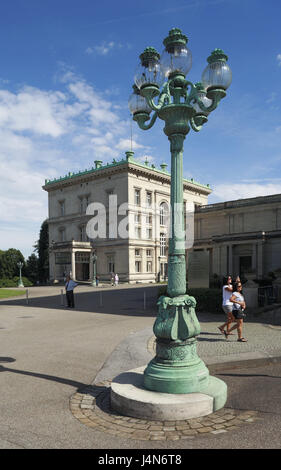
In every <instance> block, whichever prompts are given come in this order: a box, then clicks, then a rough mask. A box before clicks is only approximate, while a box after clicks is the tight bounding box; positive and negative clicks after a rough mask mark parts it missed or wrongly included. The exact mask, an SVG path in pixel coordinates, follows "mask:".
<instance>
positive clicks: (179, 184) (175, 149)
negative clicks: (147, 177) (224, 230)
mask: <svg viewBox="0 0 281 470" xmlns="http://www.w3.org/2000/svg"><path fill="white" fill-rule="evenodd" d="M184 139H185V135H184V134H173V135H171V136H170V137H169V140H170V142H171V195H170V201H171V227H170V240H169V260H168V289H167V293H168V295H169V296H170V297H176V296H178V295H184V294H185V292H186V267H185V264H186V263H185V236H184V227H183V171H182V167H183V141H184Z"/></svg>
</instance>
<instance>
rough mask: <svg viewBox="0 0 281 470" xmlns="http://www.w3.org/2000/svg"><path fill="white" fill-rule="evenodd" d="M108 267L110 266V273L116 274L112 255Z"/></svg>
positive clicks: (108, 258)
mask: <svg viewBox="0 0 281 470" xmlns="http://www.w3.org/2000/svg"><path fill="white" fill-rule="evenodd" d="M107 266H108V272H109V273H114V272H115V263H114V256H112V255H111V256H108V257H107Z"/></svg>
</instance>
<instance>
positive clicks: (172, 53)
mask: <svg viewBox="0 0 281 470" xmlns="http://www.w3.org/2000/svg"><path fill="white" fill-rule="evenodd" d="M160 64H161V69H162V73H163V75H164V76H165V77H166V78H169V77H171V75H174V74H177V73H179V74H183V75H187V74H188V72H189V71H190V69H191V66H192V54H191V51H190V49H189V48H188V47H187V46H186V45H185V44H175V45H172V46H171V47H169V49H168V50H167V49H164V51H163V53H162V55H161V59H160Z"/></svg>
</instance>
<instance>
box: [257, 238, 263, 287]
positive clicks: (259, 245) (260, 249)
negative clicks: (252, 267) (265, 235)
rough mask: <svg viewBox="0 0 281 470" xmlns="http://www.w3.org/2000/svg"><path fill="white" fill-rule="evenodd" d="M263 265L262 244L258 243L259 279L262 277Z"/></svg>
mask: <svg viewBox="0 0 281 470" xmlns="http://www.w3.org/2000/svg"><path fill="white" fill-rule="evenodd" d="M263 264H264V242H263V241H261V242H258V259H257V275H258V278H259V279H261V278H262V277H263Z"/></svg>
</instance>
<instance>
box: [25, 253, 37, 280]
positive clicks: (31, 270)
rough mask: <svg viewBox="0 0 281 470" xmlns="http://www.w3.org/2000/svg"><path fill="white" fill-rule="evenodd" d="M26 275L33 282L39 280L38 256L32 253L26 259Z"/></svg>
mask: <svg viewBox="0 0 281 470" xmlns="http://www.w3.org/2000/svg"><path fill="white" fill-rule="evenodd" d="M25 275H26V277H27V278H28V279H30V280H31V281H32V282H34V283H35V282H36V281H38V280H39V271H38V257H37V256H36V255H35V253H32V254H31V255H30V256H29V257H28V258H27V261H26V268H25Z"/></svg>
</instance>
